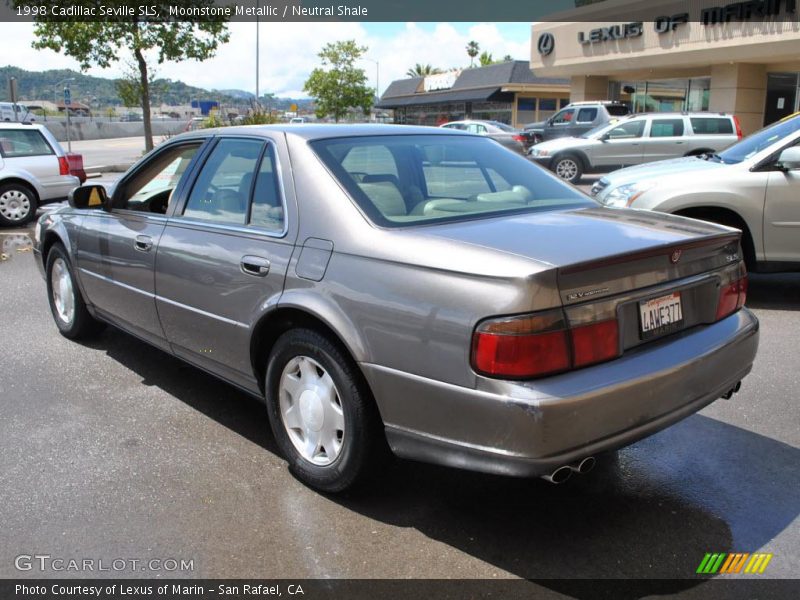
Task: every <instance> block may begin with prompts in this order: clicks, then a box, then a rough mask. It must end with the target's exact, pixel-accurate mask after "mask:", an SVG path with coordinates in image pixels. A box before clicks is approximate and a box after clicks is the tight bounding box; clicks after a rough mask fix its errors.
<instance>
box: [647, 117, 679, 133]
mask: <svg viewBox="0 0 800 600" xmlns="http://www.w3.org/2000/svg"><path fill="white" fill-rule="evenodd" d="M680 135H683V119H653V122H652V123H651V124H650V137H677V136H680Z"/></svg>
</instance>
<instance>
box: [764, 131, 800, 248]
mask: <svg viewBox="0 0 800 600" xmlns="http://www.w3.org/2000/svg"><path fill="white" fill-rule="evenodd" d="M796 146H800V143H798V144H796ZM764 254H765V255H766V259H767V260H768V261H781V262H794V263H800V169H790V170H786V171H778V170H775V171H771V172H770V173H769V178H768V179H767V193H766V198H765V202H764Z"/></svg>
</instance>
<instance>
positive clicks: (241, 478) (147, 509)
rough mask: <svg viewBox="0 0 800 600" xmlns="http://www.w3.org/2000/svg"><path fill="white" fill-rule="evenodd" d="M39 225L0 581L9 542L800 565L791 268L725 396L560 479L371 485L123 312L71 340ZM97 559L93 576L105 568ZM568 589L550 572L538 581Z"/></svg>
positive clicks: (410, 466)
mask: <svg viewBox="0 0 800 600" xmlns="http://www.w3.org/2000/svg"><path fill="white" fill-rule="evenodd" d="M30 231H31V229H27V230H23V231H12V230H0V242H2V252H3V253H4V256H3V260H2V261H0V290H2V292H1V293H0V308H1V309H2V310H1V311H0V315H2V319H1V320H0V340H2V342H3V343H2V352H1V353H0V367H1V369H0V373H2V376H0V403H1V404H0V405H1V406H2V419H0V440H2V442H0V444H1V446H0V448H1V449H2V452H0V474H2V480H3V485H0V522H1V523H3V544H0V577H27V576H31V577H34V576H36V577H51V576H59V575H63V573H54V572H20V571H18V570H17V569H16V568H15V565H14V563H15V557H17V556H18V555H20V554H32V553H37V552H38V553H46V554H49V555H52V556H60V557H67V558H69V557H76V558H79V557H80V558H84V557H89V558H97V559H100V558H105V559H106V560H111V559H113V558H117V557H124V558H148V559H149V558H151V557H155V558H160V559H166V558H171V559H177V560H179V561H180V560H181V559H186V560H192V561H193V568H192V570H191V571H186V572H177V573H176V572H170V573H153V572H139V571H130V572H122V573H113V575H114V576H117V577H120V576H122V577H142V576H147V577H154V576H177V575H180V576H187V577H207V578H210V577H226V578H249V577H259V578H271V577H284V578H295V577H302V578H327V577H337V578H339V577H348V578H375V577H379V578H406V577H410V578H488V579H492V578H526V579H536V580H541V579H560V578H573V577H596V578H680V579H683V578H688V580H687V581H684V582H682V583H678V584H677V586H678V587H677V589H678V590H680V589H681V588H682V587H686V588H698V589H702V586H703V585H704V580H705V579H708V577H702V576H698V575H695V571H696V569H697V566H698V564H699V563H700V561H701V559H702V558H703V556H704V554H705V553H706V552H756V551H760V552H770V553H773V554H774V557H773V559H772V561H771V562H770V564H769V567H768V569H767V571H766V573H765V575H763V576H761V577H772V578H796V577H797V573H798V572H800V550H798V548H800V520H799V519H798V514H800V494H798V481H800V408H798V389H799V388H800V357H798V348H799V347H800V346H799V345H798V342H797V336H798V332H800V274H787V275H766V276H765V275H753V276H751V280H750V295H749V298H748V305H749V306H750V307H751V308H752V309H753V310H754V311H755V313H756V314H757V316H758V317H759V319H760V320H761V347H760V351H759V355H758V358H757V361H756V364H755V367H754V370H753V372H752V374H751V375H750V376H749V377H748V378H746V379H745V380H744V382H743V384H742V389H741V391H740V393H739V394H737V395H735V396H734V397H733V398H732V399H731V400H728V401H726V400H718V401H717V402H715V403H714V404H712V405H711V406H709V407H707V408H706V409H704V410H703V411H702V412H701V413H699V414H697V415H695V416H692V417H690V418H689V419H687V420H685V421H683V422H681V423H679V424H678V425H676V426H674V427H672V428H670V429H668V430H666V431H664V432H661V433H659V434H657V435H655V436H653V437H651V438H649V439H647V440H644V441H642V442H639V443H637V444H635V445H634V446H632V447H630V448H627V449H625V450H622V451H620V452H618V453H615V454H613V455H609V456H603V457H601V459H600V461H599V465H598V467H597V468H596V469H595V470H594V471H593V472H592V473H590V474H588V475H585V476H576V477H573V478H572V479H571V480H570V481H569V482H567V483H566V484H565V485H561V486H554V485H551V484H548V483H546V482H544V481H542V480H530V481H528V480H514V479H504V478H498V477H489V476H482V475H475V474H469V473H463V472H458V471H452V470H448V469H443V468H437V467H431V466H426V465H420V464H415V463H411V462H401V461H396V462H395V463H394V464H392V465H391V466H390V467H389V468H388V469H387V471H386V472H385V473H383V474H382V476H381V477H380V478H379V479H378V480H377V481H376V482H375V484H374V486H373V487H372V488H371V489H369V490H367V491H364V492H362V493H360V494H359V495H354V496H350V497H327V496H324V495H321V494H318V493H316V492H313V491H311V490H309V489H307V488H305V487H304V486H302V485H301V484H299V483H298V482H297V481H295V479H294V478H293V477H292V476H291V475H290V474H289V473H288V472H287V470H286V468H285V464H284V462H283V461H282V459H281V458H280V457H279V456H278V455H277V450H276V446H275V443H274V441H273V439H272V435H271V433H270V431H269V426H268V423H267V417H266V412H265V410H264V408H263V406H262V405H261V404H259V403H258V402H257V401H256V400H254V399H252V398H250V397H248V396H246V395H244V394H243V393H240V392H239V391H237V390H235V389H234V388H232V387H229V386H228V385H226V384H224V383H221V382H219V381H217V380H215V379H214V378H212V377H211V376H209V375H206V374H204V373H203V372H201V371H199V370H196V369H194V368H193V367H190V366H188V365H186V364H184V363H182V362H180V361H178V360H177V359H175V358H172V357H170V356H168V355H167V354H164V353H163V352H161V351H159V350H155V349H153V348H151V347H149V346H147V345H145V344H144V343H142V342H140V341H138V340H137V339H135V338H133V337H130V336H128V335H126V334H124V333H121V332H119V331H117V330H114V329H111V328H109V329H107V330H106V331H105V332H104V333H103V335H102V336H101V337H100V338H99V339H97V340H94V341H92V342H91V343H86V344H77V343H74V342H70V341H68V340H66V339H65V338H63V337H61V336H60V335H59V334H58V333H57V330H56V327H55V325H54V324H53V322H52V319H51V317H50V314H49V309H48V305H47V299H46V295H45V284H44V282H43V280H42V279H41V277H40V276H39V274H38V272H37V270H36V267H35V265H34V260H33V255H32V253H31V252H30V241H29V238H28V237H27V236H28V234H29V233H30ZM94 575H95V576H97V575H98V574H96V573H95V574H94ZM531 585H532V586H534V585H545V586H546V587H551V588H553V589H558V584H557V583H552V584H547V583H531Z"/></svg>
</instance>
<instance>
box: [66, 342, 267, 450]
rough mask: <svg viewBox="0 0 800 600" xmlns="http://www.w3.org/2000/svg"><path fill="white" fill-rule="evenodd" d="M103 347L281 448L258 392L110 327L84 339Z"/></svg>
mask: <svg viewBox="0 0 800 600" xmlns="http://www.w3.org/2000/svg"><path fill="white" fill-rule="evenodd" d="M81 343H82V344H83V345H85V346H87V347H89V348H94V349H96V350H101V351H103V352H105V353H106V354H108V356H110V357H111V358H113V359H114V360H116V361H117V362H119V363H121V364H123V365H125V367H127V368H129V369H131V370H132V371H134V372H135V373H136V374H137V375H139V376H140V377H141V378H142V384H143V385H153V386H157V387H158V388H160V389H162V390H163V391H165V392H167V393H168V394H170V395H171V396H173V397H175V398H177V399H178V400H180V401H181V402H183V403H185V404H187V405H188V406H191V407H192V408H193V409H195V410H197V411H199V412H201V413H202V414H204V415H206V416H207V417H209V418H211V419H214V420H215V421H216V422H218V423H219V424H220V425H224V426H225V427H227V428H228V429H230V430H232V431H234V432H236V433H237V434H239V435H241V436H243V437H245V438H246V439H248V440H249V441H251V442H253V443H254V444H258V445H259V446H261V447H263V448H265V449H266V450H269V451H270V452H272V453H273V454H278V446H277V444H276V443H275V440H274V438H273V437H272V435H271V433H270V431H269V421H268V419H267V411H266V409H265V408H264V404H263V403H262V402H260V401H259V400H258V399H257V398H255V397H253V396H251V395H249V394H247V393H246V392H243V391H241V390H239V389H238V388H236V387H234V386H232V385H229V384H227V383H225V382H224V381H222V380H220V379H218V378H216V377H214V376H213V375H209V374H208V373H206V372H205V371H202V370H200V369H197V368H195V367H193V366H192V365H190V364H188V363H186V362H184V361H182V360H180V359H179V358H176V357H174V356H172V355H170V354H167V353H166V352H163V351H161V350H158V349H156V348H154V347H152V346H150V345H149V344H147V343H145V342H143V341H141V340H139V339H137V338H135V337H133V336H131V335H128V334H127V333H124V332H122V331H120V330H118V329H116V328H113V327H108V328H107V329H106V330H105V331H104V332H103V334H102V335H101V336H100V337H98V338H96V339H94V340H87V341H83V342H81Z"/></svg>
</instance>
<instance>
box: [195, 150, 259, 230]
mask: <svg viewBox="0 0 800 600" xmlns="http://www.w3.org/2000/svg"><path fill="white" fill-rule="evenodd" d="M264 144H265V142H261V141H259V140H251V139H234V138H227V139H222V140H220V141H219V143H217V145H216V146H215V147H214V149H213V150H212V152H211V154H210V156H209V157H208V159H207V160H206V162H205V164H204V165H203V168H202V169H201V170H200V174H199V175H198V176H197V180H196V181H195V183H194V186H193V187H192V192H191V194H190V195H189V200H188V201H187V203H186V208H185V209H184V211H183V216H184V217H190V218H192V219H202V220H204V221H214V222H218V223H227V224H231V225H245V223H246V221H247V212H248V210H247V209H248V202H249V198H250V190H251V187H252V182H253V178H254V177H255V175H256V168H257V164H258V159H259V157H260V156H261V154H262V151H263V149H264Z"/></svg>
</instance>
